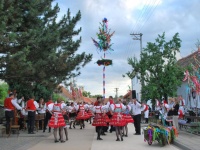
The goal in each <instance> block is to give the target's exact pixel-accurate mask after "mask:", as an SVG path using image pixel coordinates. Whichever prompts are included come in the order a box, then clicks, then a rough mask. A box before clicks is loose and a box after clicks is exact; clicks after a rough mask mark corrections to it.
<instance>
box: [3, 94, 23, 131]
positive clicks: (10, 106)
mask: <svg viewBox="0 0 200 150" xmlns="http://www.w3.org/2000/svg"><path fill="white" fill-rule="evenodd" d="M15 108H16V109H18V110H22V107H21V106H19V104H18V103H17V100H16V97H15V96H14V94H13V93H10V94H9V97H7V98H6V99H5V100H4V110H5V117H6V134H9V132H10V121H11V118H12V119H13V118H14V110H15Z"/></svg>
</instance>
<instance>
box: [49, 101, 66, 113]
mask: <svg viewBox="0 0 200 150" xmlns="http://www.w3.org/2000/svg"><path fill="white" fill-rule="evenodd" d="M53 105H54V103H51V104H49V105H48V107H47V109H48V110H49V111H53ZM61 109H63V110H66V104H65V103H61Z"/></svg>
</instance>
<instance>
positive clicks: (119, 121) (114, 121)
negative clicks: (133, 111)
mask: <svg viewBox="0 0 200 150" xmlns="http://www.w3.org/2000/svg"><path fill="white" fill-rule="evenodd" d="M126 124H127V123H126V120H125V118H124V115H123V114H122V113H114V114H113V116H112V118H111V120H110V125H113V126H116V127H122V126H125V125H126Z"/></svg>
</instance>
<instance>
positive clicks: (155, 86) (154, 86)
mask: <svg viewBox="0 0 200 150" xmlns="http://www.w3.org/2000/svg"><path fill="white" fill-rule="evenodd" d="M180 47H181V40H180V38H179V34H178V33H176V34H175V35H174V36H173V38H172V40H170V41H169V42H167V41H166V40H165V33H163V34H162V35H158V38H157V39H156V40H155V43H151V42H148V43H147V46H146V48H144V49H143V50H142V52H141V55H140V60H137V59H136V58H135V57H134V58H129V59H128V64H129V65H131V67H132V70H131V71H129V72H128V73H127V75H128V76H129V77H130V78H133V77H137V78H139V79H140V80H143V81H144V86H142V90H141V94H142V100H148V99H152V100H153V101H154V100H155V98H162V97H164V98H165V99H167V97H168V96H176V92H177V88H178V86H180V85H181V83H182V78H183V69H182V68H180V67H179V66H178V65H177V59H176V53H177V52H179V49H180Z"/></svg>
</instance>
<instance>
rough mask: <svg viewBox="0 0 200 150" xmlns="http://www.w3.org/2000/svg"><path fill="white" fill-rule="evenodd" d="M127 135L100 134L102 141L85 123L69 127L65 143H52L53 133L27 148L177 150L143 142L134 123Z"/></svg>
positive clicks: (169, 146) (53, 149) (51, 149)
mask: <svg viewBox="0 0 200 150" xmlns="http://www.w3.org/2000/svg"><path fill="white" fill-rule="evenodd" d="M128 128H129V135H128V137H124V140H123V141H115V140H116V135H115V132H113V133H106V134H107V135H106V136H101V138H103V140H102V141H99V140H97V139H96V133H95V128H94V127H92V126H91V125H90V124H88V123H86V128H85V129H83V130H80V129H79V128H78V126H77V129H71V130H68V131H69V141H66V142H65V143H54V138H53V135H51V136H49V137H48V138H47V139H44V140H43V141H41V142H40V143H38V144H36V145H35V146H33V147H31V148H29V149H28V150H38V149H48V150H55V149H59V150H66V149H69V150H104V149H106V150H122V149H123V150H130V149H140V150H146V149H150V150H151V149H152V150H156V149H158V150H160V149H161V148H162V149H164V150H168V149H169V150H178V148H177V147H175V146H173V145H166V146H165V147H161V146H160V145H159V144H158V143H156V142H155V143H153V144H152V145H151V146H149V145H148V144H147V143H146V142H144V138H143V135H133V133H134V125H133V124H129V127H128Z"/></svg>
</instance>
